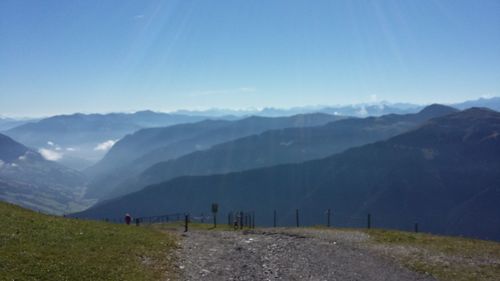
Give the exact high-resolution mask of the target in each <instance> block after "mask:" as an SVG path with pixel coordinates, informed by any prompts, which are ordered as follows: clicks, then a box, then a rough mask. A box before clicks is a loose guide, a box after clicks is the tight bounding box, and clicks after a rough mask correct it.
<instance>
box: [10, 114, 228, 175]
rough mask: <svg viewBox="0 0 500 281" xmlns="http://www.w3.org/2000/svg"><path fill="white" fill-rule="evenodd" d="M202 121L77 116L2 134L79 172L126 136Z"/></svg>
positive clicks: (146, 116)
mask: <svg viewBox="0 0 500 281" xmlns="http://www.w3.org/2000/svg"><path fill="white" fill-rule="evenodd" d="M205 118H206V117H203V116H187V115H179V114H167V113H157V112H152V111H140V112H136V113H132V114H129V113H110V114H80V113H77V114H72V115H57V116H53V117H49V118H44V119H42V120H39V121H36V122H29V123H26V124H23V125H21V126H17V127H14V128H11V129H9V130H6V131H4V134H6V135H8V136H10V137H11V138H13V139H14V140H16V141H18V142H20V143H22V144H24V145H27V146H28V147H31V148H33V149H35V150H38V151H40V152H41V153H42V155H43V156H45V157H46V158H47V159H49V160H54V161H58V162H61V163H62V164H65V165H67V166H69V167H72V168H75V169H83V168H86V167H88V166H90V165H92V164H93V163H95V162H97V161H98V160H99V159H100V158H102V157H103V156H104V154H105V153H106V152H107V150H108V149H109V148H110V147H111V146H112V145H113V144H114V143H115V142H116V141H117V140H118V139H120V138H122V137H124V136H125V135H126V134H129V133H132V132H135V131H137V130H139V129H142V128H149V127H159V126H169V125H174V124H179V123H186V122H196V121H200V120H203V119H205ZM228 118H229V117H228Z"/></svg>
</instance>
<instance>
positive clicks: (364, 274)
mask: <svg viewBox="0 0 500 281" xmlns="http://www.w3.org/2000/svg"><path fill="white" fill-rule="evenodd" d="M367 239H369V237H368V236H367V235H366V234H364V233H362V232H356V231H350V232H346V231H324V230H311V229H272V230H265V229H264V230H256V231H200V230H198V231H196V230H195V231H190V232H188V233H186V234H182V238H181V239H180V247H179V249H178V250H177V255H178V258H177V260H178V264H177V266H178V268H179V271H180V276H181V277H182V280H193V281H194V280H217V281H220V280H318V281H319V280H373V281H376V280H398V281H403V280H434V279H432V278H431V277H429V276H425V275H421V274H417V273H414V272H411V271H409V270H408V269H406V268H404V267H402V266H401V265H399V264H397V263H395V262H393V261H391V260H389V259H387V258H383V257H382V256H381V255H378V254H377V252H376V251H372V250H370V248H369V247H367V246H366V244H367V243H364V242H365V241H366V240H367Z"/></svg>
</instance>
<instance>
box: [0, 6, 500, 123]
mask: <svg viewBox="0 0 500 281" xmlns="http://www.w3.org/2000/svg"><path fill="white" fill-rule="evenodd" d="M498 95H500V1H496V0H492V1H488V0H481V1H457V0H453V1H442V0H421V1H396V0H394V1H391V0H381V1H370V0H364V1H356V0H346V1H340V0H339V1H333V0H332V1H292V0H286V1H278V0H274V1H269V0H266V1H251V0H228V1H225V0H213V1H207V0H197V1H193V0H180V1H166V0H165V1H145V0H141V1H139V0H134V1H125V0H119V1H111V0H106V1H101V0H99V1H92V0H82V1H70V0H68V1H61V0H58V1H36V0H32V1H23V0H13V1H9V0H2V1H0V115H13V116H37V115H49V114H58V113H71V112H110V111H132V110H140V109H153V110H162V111H170V110H175V109H203V108H210V107H223V108H249V107H265V106H273V107H291V106H302V105H317V104H328V105H333V104H348V103H358V102H370V101H372V100H375V99H376V100H389V101H404V102H414V103H430V102H455V101H462V100H465V99H475V98H479V97H481V96H498Z"/></svg>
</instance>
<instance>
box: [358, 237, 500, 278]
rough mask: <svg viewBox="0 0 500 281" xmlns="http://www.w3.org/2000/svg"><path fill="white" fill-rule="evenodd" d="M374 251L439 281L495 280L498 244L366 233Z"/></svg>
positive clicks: (499, 267)
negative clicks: (372, 243)
mask: <svg viewBox="0 0 500 281" xmlns="http://www.w3.org/2000/svg"><path fill="white" fill-rule="evenodd" d="M367 233H368V234H369V235H370V236H371V237H372V238H373V240H372V242H375V244H376V247H377V248H378V249H379V250H382V251H383V252H384V253H385V254H387V255H389V256H391V257H392V258H395V259H397V260H399V261H400V262H402V263H403V264H404V265H405V266H407V267H408V268H410V269H412V270H415V271H417V272H422V273H427V274H431V275H432V276H434V277H436V278H437V279H439V280H450V281H451V280H453V281H461V280H463V281H465V280H470V281H472V280H474V281H475V280H492V281H493V280H498V278H499V276H500V243H496V242H491V241H483V240H475V239H466V238H460V237H447V236H437V235H430V234H424V233H410V232H401V231H388V230H380V229H375V230H369V231H367Z"/></svg>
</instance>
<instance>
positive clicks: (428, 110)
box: [419, 103, 458, 115]
mask: <svg viewBox="0 0 500 281" xmlns="http://www.w3.org/2000/svg"><path fill="white" fill-rule="evenodd" d="M454 112H458V109H456V108H453V107H451V106H447V105H442V104H437V103H434V104H431V105H428V106H426V107H424V108H423V109H422V110H420V112H419V113H420V114H432V115H436V114H440V115H441V114H443V113H444V114H447V113H454Z"/></svg>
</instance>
